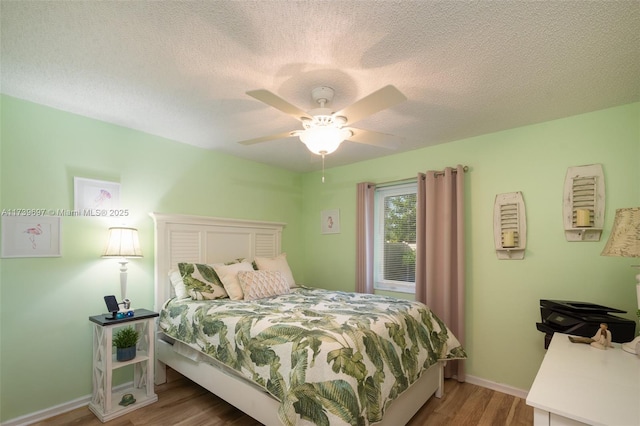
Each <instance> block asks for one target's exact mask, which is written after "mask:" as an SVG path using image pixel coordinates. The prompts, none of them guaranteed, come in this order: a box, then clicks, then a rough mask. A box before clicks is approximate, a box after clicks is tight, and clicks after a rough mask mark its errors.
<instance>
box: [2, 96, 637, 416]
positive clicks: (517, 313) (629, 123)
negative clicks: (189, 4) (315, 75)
mask: <svg viewBox="0 0 640 426" xmlns="http://www.w3.org/2000/svg"><path fill="white" fill-rule="evenodd" d="M0 99H1V102H0V111H1V121H0V125H1V126H2V127H1V133H0V136H1V140H0V141H1V144H2V145H1V146H0V166H1V170H0V208H5V209H10V208H54V209H58V208H67V209H71V208H72V207H73V177H74V176H81V177H87V178H94V179H103V180H111V181H117V182H120V183H121V185H122V187H121V206H122V207H123V208H128V209H129V210H130V211H131V213H132V214H131V216H130V217H128V218H127V220H126V222H125V223H126V224H127V225H131V226H135V227H137V228H138V229H139V230H140V234H141V238H142V246H143V247H142V248H143V251H144V254H145V257H144V258H143V259H137V260H132V261H131V262H130V263H129V290H128V293H129V296H130V298H131V299H132V300H133V301H134V304H135V305H138V306H144V307H150V306H153V298H152V296H153V223H152V221H151V219H150V218H149V216H148V213H149V212H151V211H157V212H163V213H186V214H196V215H207V216H219V217H235V218H249V219H261V220H272V221H278V222H286V223H287V226H286V228H285V231H284V233H283V249H284V251H286V252H287V253H288V259H289V261H290V263H291V267H292V269H293V271H294V275H295V277H296V280H298V281H300V282H303V283H306V284H308V285H314V286H318V287H325V288H333V289H342V290H353V288H354V282H355V272H354V259H355V184H356V183H357V182H360V181H365V180H367V181H373V182H385V181H391V180H396V179H401V178H406V177H410V176H413V175H415V174H416V173H417V172H418V171H426V170H427V169H442V168H443V167H445V166H449V165H455V164H458V163H461V164H465V165H468V166H469V167H470V171H469V172H468V173H466V175H465V179H466V184H467V195H466V201H467V215H468V218H467V244H468V250H467V269H468V280H467V287H468V290H467V339H466V347H467V349H468V351H469V353H470V356H471V358H470V360H469V361H468V372H469V374H471V375H474V376H477V377H480V378H482V379H486V380H490V381H494V382H499V383H504V384H507V385H509V386H513V387H516V388H521V389H528V387H529V386H530V384H531V382H532V380H533V377H534V375H535V372H536V371H537V368H538V366H539V364H540V361H541V359H542V357H543V355H544V350H543V348H542V340H543V339H542V334H541V333H539V332H538V331H536V329H535V322H536V321H538V320H539V309H538V300H539V299H540V298H558V299H576V300H587V301H594V302H599V303H602V304H607V305H611V306H614V307H619V308H622V309H626V310H629V311H631V310H632V309H635V298H634V296H633V294H634V293H633V276H634V272H633V270H632V269H631V268H629V265H631V264H632V263H633V261H631V260H630V259H617V258H605V257H600V256H599V254H600V251H601V249H602V247H603V246H604V242H605V241H606V238H607V237H608V236H609V232H610V229H611V224H612V221H613V215H614V212H615V209H616V208H618V207H628V206H637V205H640V188H639V186H638V183H639V182H640V172H639V170H640V167H639V166H640V124H639V123H640V103H636V104H632V105H627V106H623V107H618V108H612V109H607V110H603V111H598V112H594V113H591V114H584V115H580V116H576V117H571V118H567V119H563V120H557V121H552V122H547V123H542V124H538V125H534V126H527V127H522V128H518V129H513V130H509V131H504V132H499V133H495V134H490V135H485V136H481V137H477V138H472V139H466V140H461V141H457V142H453V143H449V144H444V145H438V146H435V147H430V148H425V149H421V150H417V151H413V152H409V153H403V154H396V155H392V156H389V157H385V158H384V159H377V160H371V161H366V162H362V163H357V164H354V165H350V166H345V167H336V168H333V169H328V170H327V171H326V183H324V184H322V183H321V179H320V176H321V175H320V173H309V174H297V173H292V172H287V171H284V170H281V169H277V168H273V167H269V166H265V165H262V164H258V163H255V162H250V161H245V160H241V159H238V158H235V157H231V156H228V155H224V154H220V153H217V152H211V151H207V150H202V149H199V148H194V147H191V146H187V145H184V144H180V143H176V142H173V141H169V140H166V139H162V138H159V137H156V136H152V135H149V134H145V133H142V132H138V131H134V130H131V129H126V128H122V127H118V126H115V125H111V124H106V123H103V122H99V121H96V120H92V119H88V118H84V117H80V116H77V115H73V114H69V113H66V112H62V111H59V110H54V109H51V108H48V107H45V106H41V105H36V104H32V103H28V102H24V101H21V100H17V99H14V98H11V97H6V96H4V97H2V98H0ZM334 155H340V151H339V150H338V151H337V152H336V154H334ZM591 163H601V164H602V165H603V168H604V172H605V179H606V190H607V194H606V199H607V210H606V226H605V231H604V235H603V238H602V240H601V241H600V242H598V243H568V242H567V241H566V240H565V239H564V233H563V230H562V190H563V183H564V176H565V173H566V169H567V167H569V166H576V165H583V164H591ZM513 191H522V192H523V195H524V199H525V203H526V209H527V219H528V220H527V226H528V247H527V252H526V257H525V259H524V260H521V261H504V260H503V261H498V260H497V258H496V255H495V251H494V247H493V201H494V199H495V196H496V194H499V193H503V192H513ZM333 208H338V209H340V213H341V229H342V232H341V233H340V234H331V235H321V234H320V212H321V211H322V210H324V209H333ZM122 223H123V222H122V220H111V219H106V218H100V219H98V218H88V217H64V218H62V235H63V236H62V244H63V246H62V252H63V256H62V257H61V258H39V259H1V260H0V339H1V340H0V401H1V402H0V404H1V405H0V421H6V420H9V419H12V418H15V417H18V416H22V415H26V414H29V413H33V412H35V411H38V410H43V409H47V408H50V407H52V406H55V405H58V404H63V403H67V402H69V401H72V400H74V399H76V398H81V397H83V396H86V395H88V394H90V392H91V326H90V323H89V321H88V319H87V317H88V316H89V315H93V314H95V313H98V312H102V311H103V310H104V303H103V300H102V297H103V296H104V295H105V294H117V293H118V292H119V285H118V265H117V264H116V263H115V262H114V261H110V260H105V259H101V258H100V254H101V251H102V249H103V245H104V242H105V241H104V240H105V238H106V230H107V228H108V227H109V226H113V225H119V224H122ZM627 317H629V318H633V317H632V316H631V315H627ZM70 354H71V355H70ZM60 383H64V384H65V386H60Z"/></svg>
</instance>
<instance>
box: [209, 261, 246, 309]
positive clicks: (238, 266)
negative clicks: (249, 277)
mask: <svg viewBox="0 0 640 426" xmlns="http://www.w3.org/2000/svg"><path fill="white" fill-rule="evenodd" d="M213 269H215V271H216V274H218V278H220V281H222V285H223V286H224V289H225V290H226V291H227V294H228V295H229V298H230V299H231V300H242V297H243V294H242V287H241V286H240V281H238V272H240V271H253V266H251V263H249V262H246V261H242V262H240V263H233V264H231V265H225V264H224V263H216V264H214V265H213Z"/></svg>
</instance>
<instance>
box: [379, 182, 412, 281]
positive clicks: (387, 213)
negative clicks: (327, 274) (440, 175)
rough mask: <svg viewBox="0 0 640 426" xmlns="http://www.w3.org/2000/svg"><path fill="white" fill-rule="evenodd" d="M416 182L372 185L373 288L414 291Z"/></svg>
mask: <svg viewBox="0 0 640 426" xmlns="http://www.w3.org/2000/svg"><path fill="white" fill-rule="evenodd" d="M416 198H417V184H416V183H409V184H402V185H394V186H387V187H382V188H376V193H375V199H374V203H375V208H374V227H375V231H374V234H375V235H374V242H373V250H374V260H373V270H374V272H373V274H374V276H373V280H374V287H375V288H376V289H377V290H390V291H398V292H403V293H414V292H415V281H416Z"/></svg>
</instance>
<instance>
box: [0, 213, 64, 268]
mask: <svg viewBox="0 0 640 426" xmlns="http://www.w3.org/2000/svg"><path fill="white" fill-rule="evenodd" d="M16 213H17V214H15V215H13V214H12V215H4V212H3V216H2V257H3V258H7V257H60V256H61V255H62V254H61V252H60V247H61V244H60V217H59V216H38V215H35V216H31V215H27V214H25V215H22V214H18V213H22V211H16Z"/></svg>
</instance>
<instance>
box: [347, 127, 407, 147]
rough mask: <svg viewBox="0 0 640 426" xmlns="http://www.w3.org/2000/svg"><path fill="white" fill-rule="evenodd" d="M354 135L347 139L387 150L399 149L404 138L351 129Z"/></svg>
mask: <svg viewBox="0 0 640 426" xmlns="http://www.w3.org/2000/svg"><path fill="white" fill-rule="evenodd" d="M348 129H349V130H351V132H352V133H353V135H352V136H351V137H349V138H347V140H348V141H351V142H356V143H361V144H365V145H373V146H377V147H380V148H386V149H397V148H398V146H399V145H400V142H402V140H403V139H404V138H402V137H400V136H395V135H387V134H386V133H380V132H373V131H371V130H363V129H356V128H355V127H349V128H348Z"/></svg>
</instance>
